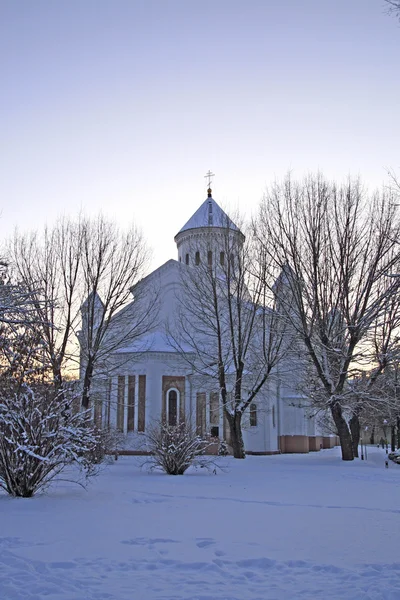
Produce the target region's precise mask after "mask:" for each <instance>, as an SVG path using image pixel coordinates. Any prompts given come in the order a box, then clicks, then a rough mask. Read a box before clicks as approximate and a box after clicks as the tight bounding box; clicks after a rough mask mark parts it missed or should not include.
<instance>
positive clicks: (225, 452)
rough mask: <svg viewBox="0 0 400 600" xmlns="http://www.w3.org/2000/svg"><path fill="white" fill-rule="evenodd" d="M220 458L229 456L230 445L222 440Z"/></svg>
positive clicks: (219, 450)
mask: <svg viewBox="0 0 400 600" xmlns="http://www.w3.org/2000/svg"><path fill="white" fill-rule="evenodd" d="M218 456H229V450H228V444H227V443H226V441H225V440H221V441H220V443H219V446H218Z"/></svg>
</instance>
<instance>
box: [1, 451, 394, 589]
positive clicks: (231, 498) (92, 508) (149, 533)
mask: <svg viewBox="0 0 400 600" xmlns="http://www.w3.org/2000/svg"><path fill="white" fill-rule="evenodd" d="M339 454H340V451H339V449H337V448H335V449H333V450H324V451H322V452H319V453H315V454H309V455H282V456H269V457H247V458H246V460H244V461H237V460H234V459H232V458H224V459H221V460H220V462H221V464H222V465H223V466H224V471H223V472H219V473H218V474H217V475H213V474H207V473H206V472H204V471H203V470H201V471H198V472H188V473H187V474H186V475H183V476H177V477H173V476H166V475H163V474H159V473H153V474H148V473H146V472H143V471H142V470H141V469H140V466H139V463H140V461H141V459H140V458H136V457H121V458H120V459H119V461H118V462H116V463H114V464H112V465H110V466H108V467H106V468H105V469H104V470H103V471H102V472H101V474H100V475H99V477H98V478H97V479H96V480H95V481H94V482H93V483H92V484H91V485H90V487H89V488H88V491H85V490H83V489H81V488H79V487H74V486H73V485H72V484H70V483H68V482H59V483H58V484H57V485H54V486H53V487H52V488H50V490H49V491H48V493H47V494H46V495H42V496H37V497H35V498H33V499H12V498H8V497H7V496H6V495H0V515H1V517H0V519H1V520H0V599H1V600H44V599H47V600H296V599H297V598H299V599H305V600H320V599H321V600H322V599H324V600H328V599H329V600H331V599H333V600H336V599H338V600H339V599H341V600H342V599H343V600H400V559H399V558H398V539H399V534H400V466H399V465H394V464H392V463H391V464H390V467H389V469H385V468H384V461H385V458H386V455H385V452H384V451H382V450H380V449H377V448H369V449H368V461H364V462H362V461H360V460H357V461H354V462H351V463H344V462H342V461H341V460H340V459H339Z"/></svg>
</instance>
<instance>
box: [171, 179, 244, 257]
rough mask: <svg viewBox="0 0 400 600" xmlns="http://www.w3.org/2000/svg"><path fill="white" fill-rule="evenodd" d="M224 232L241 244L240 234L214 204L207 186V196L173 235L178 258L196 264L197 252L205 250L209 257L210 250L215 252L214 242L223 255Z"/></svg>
mask: <svg viewBox="0 0 400 600" xmlns="http://www.w3.org/2000/svg"><path fill="white" fill-rule="evenodd" d="M226 232H229V237H231V236H233V237H234V239H235V240H236V243H238V244H243V242H244V239H245V238H244V235H243V233H242V232H241V231H240V229H239V228H238V227H237V225H235V223H234V222H233V221H232V220H231V219H230V218H229V217H228V215H227V214H226V212H225V211H223V210H222V208H221V207H220V206H219V205H218V204H217V202H216V201H215V200H214V198H213V197H212V195H211V188H209V189H208V197H207V199H206V200H205V201H204V202H203V204H202V205H201V206H200V207H199V208H198V209H197V210H196V212H195V213H194V214H193V215H192V216H191V217H190V219H189V221H187V222H186V223H185V225H184V226H183V227H182V229H180V231H179V232H178V233H177V234H176V236H175V238H174V240H175V243H176V245H177V247H178V256H179V261H180V262H185V263H186V264H199V260H200V254H201V253H204V251H205V250H206V251H207V253H208V256H209V255H210V254H209V253H210V252H211V251H212V250H214V254H215V250H216V248H215V245H218V246H221V248H220V251H219V254H220V255H221V254H223V252H224V248H223V247H222V246H224V245H225V244H224V239H223V238H224V237H225V236H226ZM211 246H212V247H213V248H211ZM206 247H207V248H206Z"/></svg>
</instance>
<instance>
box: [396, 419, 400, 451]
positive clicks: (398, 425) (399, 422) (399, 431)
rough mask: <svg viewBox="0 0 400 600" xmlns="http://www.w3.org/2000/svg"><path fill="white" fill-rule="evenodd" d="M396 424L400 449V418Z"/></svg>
mask: <svg viewBox="0 0 400 600" xmlns="http://www.w3.org/2000/svg"><path fill="white" fill-rule="evenodd" d="M396 423H397V447H398V448H400V417H397V419H396Z"/></svg>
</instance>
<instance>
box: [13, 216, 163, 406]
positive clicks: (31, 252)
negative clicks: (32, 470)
mask: <svg viewBox="0 0 400 600" xmlns="http://www.w3.org/2000/svg"><path fill="white" fill-rule="evenodd" d="M10 255H11V259H12V262H13V264H14V268H15V272H16V274H17V276H18V279H19V280H20V281H21V282H22V284H23V286H24V287H25V288H26V289H27V290H28V291H29V293H30V295H31V297H32V298H33V300H34V307H35V311H36V322H37V323H38V324H39V325H40V329H41V336H42V349H43V356H44V360H45V362H46V366H48V367H49V368H50V369H51V373H52V379H53V382H54V385H55V387H56V389H57V393H59V394H60V393H62V390H63V377H64V373H65V372H67V371H68V370H71V369H76V367H77V365H78V362H79V364H80V375H81V380H82V398H81V404H82V406H83V407H84V408H88V406H89V398H90V389H91V383H92V379H93V375H94V372H95V370H96V369H97V374H99V375H100V376H101V375H103V376H104V375H105V373H106V370H107V369H109V368H110V367H111V361H110V356H111V354H112V352H113V351H114V350H115V349H116V348H117V347H118V346H119V345H121V344H124V343H127V342H129V341H130V342H131V341H132V340H133V339H135V338H136V337H137V336H140V335H142V334H143V333H144V332H145V331H146V330H147V329H148V328H149V327H150V325H151V322H152V320H154V317H155V303H156V298H155V297H154V298H151V299H148V302H147V303H146V304H144V303H143V302H142V303H140V302H139V298H136V301H135V302H134V305H135V306H134V309H132V307H130V308H129V309H128V310H125V311H124V310H122V309H123V307H124V305H125V304H126V303H127V301H128V299H129V297H130V294H131V288H133V286H134V285H135V284H136V283H137V282H138V281H139V280H140V279H141V277H142V276H143V275H144V272H145V269H146V266H147V259H148V251H147V249H146V245H145V242H144V240H143V238H142V236H141V234H140V232H139V231H138V230H137V229H136V228H135V227H134V226H132V227H131V228H130V229H129V230H128V231H127V232H122V231H120V230H119V229H118V228H117V227H116V225H115V224H113V223H112V222H109V221H107V220H106V219H105V218H104V217H101V216H100V217H98V218H97V219H92V220H91V219H87V218H83V217H81V218H79V219H77V220H76V221H72V220H66V219H64V220H61V221H59V223H57V225H56V226H55V227H54V228H53V229H46V230H45V231H44V233H43V235H39V234H32V235H19V234H16V235H15V237H14V240H13V242H12V243H11V244H10ZM112 320H113V327H111V321H112ZM77 337H78V338H79V344H78V343H77Z"/></svg>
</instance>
